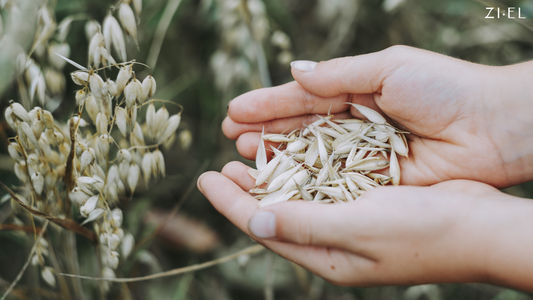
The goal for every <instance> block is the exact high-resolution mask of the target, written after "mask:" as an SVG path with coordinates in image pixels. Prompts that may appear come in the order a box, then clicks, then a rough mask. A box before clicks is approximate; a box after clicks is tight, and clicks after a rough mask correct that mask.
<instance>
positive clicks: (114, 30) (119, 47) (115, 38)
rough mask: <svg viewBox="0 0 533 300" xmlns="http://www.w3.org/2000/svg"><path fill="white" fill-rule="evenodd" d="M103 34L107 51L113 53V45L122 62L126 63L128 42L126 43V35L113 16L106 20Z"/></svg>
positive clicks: (109, 15)
mask: <svg viewBox="0 0 533 300" xmlns="http://www.w3.org/2000/svg"><path fill="white" fill-rule="evenodd" d="M103 34H104V42H105V47H106V49H107V50H108V51H111V44H113V49H115V51H116V52H117V53H118V54H119V57H120V60H121V61H126V59H127V58H126V42H125V41H124V35H123V34H122V29H121V28H120V25H119V24H118V21H117V19H115V17H113V15H111V14H108V15H107V16H106V17H105V19H104V24H103Z"/></svg>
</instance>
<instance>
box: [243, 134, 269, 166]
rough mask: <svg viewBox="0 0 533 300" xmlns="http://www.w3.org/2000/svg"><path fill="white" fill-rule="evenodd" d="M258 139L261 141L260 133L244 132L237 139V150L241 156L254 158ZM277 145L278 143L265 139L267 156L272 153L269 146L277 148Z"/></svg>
mask: <svg viewBox="0 0 533 300" xmlns="http://www.w3.org/2000/svg"><path fill="white" fill-rule="evenodd" d="M259 141H261V133H259V132H245V133H243V134H241V135H240V136H239V138H238V139H237V151H239V153H240V154H241V155H242V157H244V158H246V159H249V160H255V154H256V153H257V148H258V147H259ZM278 145H279V143H273V142H269V141H265V149H266V153H267V157H271V156H272V155H273V154H274V153H273V152H272V149H271V148H270V147H271V146H273V147H274V148H277V147H278Z"/></svg>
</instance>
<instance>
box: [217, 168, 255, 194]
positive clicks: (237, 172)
mask: <svg viewBox="0 0 533 300" xmlns="http://www.w3.org/2000/svg"><path fill="white" fill-rule="evenodd" d="M249 169H251V168H250V167H248V166H247V165H245V164H243V163H242V162H240V161H232V162H229V163H227V164H226V165H225V166H224V168H222V172H221V173H222V175H224V176H226V177H228V178H229V179H231V180H232V181H233V182H235V183H236V184H237V185H238V186H239V187H241V189H243V190H245V191H249V190H251V189H253V188H254V186H255V179H253V178H252V176H250V174H248V170H249Z"/></svg>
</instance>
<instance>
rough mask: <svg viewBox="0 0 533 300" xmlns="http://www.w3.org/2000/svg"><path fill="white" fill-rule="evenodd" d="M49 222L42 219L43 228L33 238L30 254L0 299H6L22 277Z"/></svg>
mask: <svg viewBox="0 0 533 300" xmlns="http://www.w3.org/2000/svg"><path fill="white" fill-rule="evenodd" d="M49 223H50V222H49V221H48V220H46V221H44V225H43V227H42V228H43V229H42V230H41V233H40V234H39V237H38V238H37V240H35V243H34V244H33V247H32V248H31V251H30V254H29V255H28V259H27V260H26V263H24V266H22V269H21V270H20V272H19V273H18V274H17V277H15V280H13V282H12V283H11V285H10V286H9V287H8V288H7V290H6V292H5V293H4V295H2V298H0V300H4V299H6V297H7V295H9V293H10V292H11V290H12V289H13V288H14V287H15V286H16V285H17V283H18V282H19V281H20V279H21V278H22V275H23V274H24V271H26V269H27V268H28V266H29V265H30V262H31V258H32V257H33V254H34V253H35V250H36V249H37V243H39V239H40V238H42V237H43V234H44V233H45V231H46V228H47V227H48V224H49Z"/></svg>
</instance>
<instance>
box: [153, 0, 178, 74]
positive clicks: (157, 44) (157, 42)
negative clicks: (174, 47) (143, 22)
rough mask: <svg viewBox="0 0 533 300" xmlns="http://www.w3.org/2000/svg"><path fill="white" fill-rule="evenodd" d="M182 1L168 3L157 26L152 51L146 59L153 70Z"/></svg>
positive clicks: (174, 0) (175, 0) (173, 0)
mask: <svg viewBox="0 0 533 300" xmlns="http://www.w3.org/2000/svg"><path fill="white" fill-rule="evenodd" d="M180 3H181V0H171V1H169V2H168V3H167V6H166V7H165V11H164V12H163V16H162V17H161V20H160V21H159V24H157V28H156V30H155V33H154V39H153V40H152V46H151V47H150V52H149V53H148V58H147V59H146V64H147V65H149V66H150V67H151V68H152V70H153V69H155V64H156V63H157V58H158V57H159V52H160V51H161V46H162V45H163V40H164V38H165V34H166V33H167V29H168V26H169V25H170V22H171V21H172V17H173V16H174V14H175V13H176V11H177V10H178V7H179V5H180Z"/></svg>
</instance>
